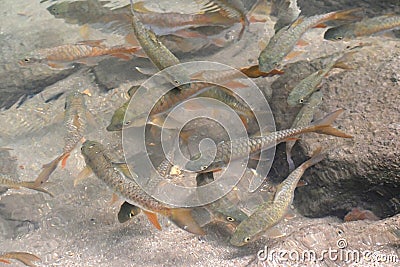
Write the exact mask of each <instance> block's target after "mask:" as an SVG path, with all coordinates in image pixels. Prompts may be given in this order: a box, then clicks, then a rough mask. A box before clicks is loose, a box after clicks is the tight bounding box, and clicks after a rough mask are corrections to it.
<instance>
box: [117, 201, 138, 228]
mask: <svg viewBox="0 0 400 267" xmlns="http://www.w3.org/2000/svg"><path fill="white" fill-rule="evenodd" d="M140 212H141V209H140V208H139V207H137V206H135V205H132V204H130V203H128V202H126V201H125V202H124V203H123V204H122V205H121V207H120V208H119V211H118V221H119V222H120V223H124V222H127V221H129V220H130V219H132V218H133V217H134V216H136V215H138V214H139V213H140Z"/></svg>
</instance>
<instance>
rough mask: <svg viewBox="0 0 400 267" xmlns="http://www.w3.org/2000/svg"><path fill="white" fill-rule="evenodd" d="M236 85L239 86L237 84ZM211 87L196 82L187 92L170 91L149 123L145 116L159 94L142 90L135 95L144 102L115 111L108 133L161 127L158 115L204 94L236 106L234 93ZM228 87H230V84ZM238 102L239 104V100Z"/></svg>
mask: <svg viewBox="0 0 400 267" xmlns="http://www.w3.org/2000/svg"><path fill="white" fill-rule="evenodd" d="M213 82H215V83H218V82H220V80H219V79H216V80H214V81H213ZM228 82H229V81H228ZM235 85H238V84H236V83H235ZM210 86H214V84H210V83H207V82H196V83H190V84H189V85H188V88H187V89H185V90H179V89H177V88H174V89H172V90H170V91H168V93H166V94H165V95H164V96H163V97H161V98H160V99H159V101H158V102H157V103H156V104H155V105H154V107H153V109H152V111H151V113H150V118H149V119H150V121H149V122H147V121H145V119H146V118H147V116H145V114H147V110H148V107H149V106H152V105H153V104H154V99H157V98H159V92H157V91H153V90H146V89H144V88H142V89H143V90H139V91H137V92H136V93H135V98H137V99H141V100H142V101H140V102H139V103H137V105H136V106H135V107H130V108H129V109H128V107H129V103H130V100H128V101H127V102H125V103H124V104H123V105H122V106H121V107H119V108H118V109H116V110H115V112H114V114H113V116H112V118H111V123H110V124H109V125H108V126H107V128H106V129H107V131H120V130H122V128H123V127H140V126H143V125H144V124H145V123H150V124H154V125H158V126H161V125H163V121H162V120H161V121H159V120H158V119H159V118H160V117H159V116H156V115H160V114H165V113H166V112H167V111H168V110H170V109H171V108H173V107H174V106H176V105H177V104H179V103H181V102H182V101H184V100H186V99H188V98H190V97H194V96H199V95H200V94H202V93H204V94H205V95H203V96H211V95H217V94H219V96H220V97H222V96H224V98H226V99H227V100H229V101H231V102H230V105H235V100H234V99H236V98H235V97H234V94H233V93H232V92H230V91H229V90H227V89H225V88H223V87H218V89H208V87H210ZM227 86H229V84H228V85H227ZM209 90H221V91H224V92H219V93H217V92H216V91H214V92H208V91H209ZM211 97H212V96H211ZM236 102H238V101H237V99H236ZM238 107H239V104H238ZM240 107H242V106H240Z"/></svg>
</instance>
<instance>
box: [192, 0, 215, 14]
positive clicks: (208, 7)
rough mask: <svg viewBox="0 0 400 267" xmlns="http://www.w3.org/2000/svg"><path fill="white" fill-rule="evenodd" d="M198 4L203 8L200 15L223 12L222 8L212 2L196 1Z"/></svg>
mask: <svg viewBox="0 0 400 267" xmlns="http://www.w3.org/2000/svg"><path fill="white" fill-rule="evenodd" d="M196 2H197V3H198V4H199V5H200V6H201V9H200V11H199V12H197V13H198V14H204V13H213V12H219V11H220V10H221V7H220V6H219V5H218V4H217V3H215V2H214V1H212V0H196Z"/></svg>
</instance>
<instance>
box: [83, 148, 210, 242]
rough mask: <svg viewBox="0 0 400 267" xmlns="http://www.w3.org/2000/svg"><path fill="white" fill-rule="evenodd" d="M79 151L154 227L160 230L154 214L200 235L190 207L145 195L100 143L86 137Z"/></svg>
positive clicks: (93, 169) (104, 180) (88, 163)
mask: <svg viewBox="0 0 400 267" xmlns="http://www.w3.org/2000/svg"><path fill="white" fill-rule="evenodd" d="M81 152H82V155H83V157H84V158H85V162H86V165H87V168H89V169H90V170H92V171H93V172H94V174H95V175H96V176H97V177H98V178H99V179H100V180H102V181H103V182H104V183H105V184H106V185H107V186H108V187H109V188H110V189H112V190H113V191H115V192H116V193H117V194H118V195H120V196H121V197H123V198H124V199H126V200H127V201H128V202H129V203H131V204H133V205H135V206H137V207H140V208H141V209H142V210H143V212H144V213H145V214H146V215H147V217H148V218H149V220H150V221H151V222H152V223H153V225H154V226H155V227H156V228H157V229H161V226H160V224H159V223H158V219H157V214H161V215H163V216H166V217H167V218H168V219H170V220H171V221H172V222H174V223H175V224H176V225H177V226H178V227H180V228H181V229H183V230H185V231H188V232H190V233H193V234H199V235H203V234H204V230H203V229H202V228H201V227H200V226H199V225H198V223H197V222H196V221H195V220H194V219H193V217H192V214H191V210H190V209H187V208H176V207H170V206H168V205H166V204H164V203H161V202H159V201H158V200H156V199H154V198H153V197H152V196H150V195H148V194H147V193H146V192H145V191H144V190H143V189H142V188H141V187H140V186H139V185H138V184H137V183H136V182H135V181H134V180H133V179H130V178H128V177H126V176H125V175H123V174H122V173H121V171H120V170H118V168H116V167H115V166H114V165H113V162H112V160H111V157H110V155H109V154H108V153H107V152H106V149H105V147H104V146H103V145H102V144H100V143H98V142H95V141H89V140H87V141H85V142H84V143H83V145H82V148H81ZM132 175H133V174H132Z"/></svg>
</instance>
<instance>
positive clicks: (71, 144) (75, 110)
mask: <svg viewBox="0 0 400 267" xmlns="http://www.w3.org/2000/svg"><path fill="white" fill-rule="evenodd" d="M88 118H91V114H90V113H89V112H88V111H87V109H86V104H85V99H84V96H83V93H80V92H78V91H74V92H72V93H70V94H68V95H67V97H66V99H65V113H64V126H65V128H66V130H67V133H66V135H65V136H64V148H63V153H62V154H61V155H60V156H58V157H57V158H55V159H54V160H52V161H51V162H49V163H47V164H44V165H43V167H42V171H41V172H40V173H39V175H38V177H36V179H35V185H36V186H38V187H40V186H41V185H42V184H44V183H45V182H47V181H48V180H49V179H50V175H51V174H52V173H53V172H54V171H55V170H56V169H57V166H58V164H59V163H60V162H61V167H62V168H65V166H66V164H67V159H68V157H69V155H70V154H71V152H72V150H73V149H74V148H75V147H76V145H77V144H78V143H79V142H80V141H83V140H84V137H83V136H84V134H85V131H86V124H87V119H88Z"/></svg>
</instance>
